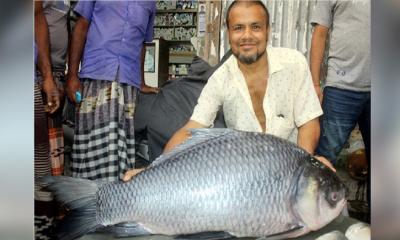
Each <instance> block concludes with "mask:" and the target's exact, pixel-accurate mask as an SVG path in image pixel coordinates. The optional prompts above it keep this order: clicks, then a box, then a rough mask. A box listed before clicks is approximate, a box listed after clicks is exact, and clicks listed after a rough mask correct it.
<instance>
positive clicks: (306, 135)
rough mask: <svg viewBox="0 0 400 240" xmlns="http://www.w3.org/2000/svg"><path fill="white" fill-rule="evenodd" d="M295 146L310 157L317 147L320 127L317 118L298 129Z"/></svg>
mask: <svg viewBox="0 0 400 240" xmlns="http://www.w3.org/2000/svg"><path fill="white" fill-rule="evenodd" d="M298 131H299V133H298V135H297V144H298V145H299V146H300V147H302V148H303V149H304V150H306V151H307V152H309V153H310V154H311V155H313V154H314V151H315V148H316V147H317V144H318V140H319V135H320V127H319V120H318V118H314V119H312V120H310V121H308V122H306V123H305V124H303V125H302V126H300V127H299V128H298Z"/></svg>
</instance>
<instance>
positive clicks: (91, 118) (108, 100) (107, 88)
mask: <svg viewBox="0 0 400 240" xmlns="http://www.w3.org/2000/svg"><path fill="white" fill-rule="evenodd" d="M81 89H83V90H82V91H81V94H82V102H81V104H80V107H79V109H77V111H76V118H75V133H74V142H73V146H72V159H71V174H72V176H73V177H79V178H87V179H92V180H94V179H102V180H108V181H116V180H119V179H122V178H123V175H124V173H125V172H126V170H128V169H131V168H134V164H135V137H134V126H133V125H134V121H133V114H134V110H135V101H136V95H137V89H136V88H135V87H132V86H129V85H127V84H123V83H118V82H116V81H113V82H111V81H102V80H93V79H81Z"/></svg>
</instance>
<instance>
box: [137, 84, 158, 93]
mask: <svg viewBox="0 0 400 240" xmlns="http://www.w3.org/2000/svg"><path fill="white" fill-rule="evenodd" d="M159 91H160V89H159V88H156V87H150V86H147V85H142V87H141V88H140V92H142V93H158V92H159Z"/></svg>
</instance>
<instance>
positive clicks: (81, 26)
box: [66, 17, 90, 103]
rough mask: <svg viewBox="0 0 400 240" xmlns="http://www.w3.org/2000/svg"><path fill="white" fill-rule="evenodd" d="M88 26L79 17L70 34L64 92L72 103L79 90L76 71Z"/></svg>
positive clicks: (84, 20) (87, 23) (83, 19)
mask: <svg viewBox="0 0 400 240" xmlns="http://www.w3.org/2000/svg"><path fill="white" fill-rule="evenodd" d="M89 25H90V23H89V21H88V20H87V19H86V18H84V17H79V19H78V21H77V22H76V24H75V27H74V31H73V33H72V39H71V45H70V50H69V59H68V78H67V81H66V91H67V95H68V97H69V99H70V100H71V101H72V102H74V103H76V99H75V92H76V91H78V90H79V89H80V81H79V78H78V70H79V63H80V61H81V58H82V52H83V48H84V46H85V42H86V35H87V32H88V29H89Z"/></svg>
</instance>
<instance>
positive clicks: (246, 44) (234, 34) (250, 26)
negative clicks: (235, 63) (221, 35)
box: [229, 4, 268, 64]
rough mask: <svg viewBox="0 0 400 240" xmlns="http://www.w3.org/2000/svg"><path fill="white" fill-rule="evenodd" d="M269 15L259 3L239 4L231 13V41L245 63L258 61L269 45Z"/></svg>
mask: <svg viewBox="0 0 400 240" xmlns="http://www.w3.org/2000/svg"><path fill="white" fill-rule="evenodd" d="M267 35H268V26H267V16H266V14H265V12H264V10H263V8H262V7H261V6H259V5H257V4H253V5H246V4H238V5H236V6H234V7H233V8H232V9H231V11H230V13H229V43H230V45H231V48H232V53H233V54H234V55H235V56H236V57H237V58H238V59H239V61H240V62H242V63H244V64H252V63H254V62H256V61H257V60H258V59H259V58H260V57H261V56H262V55H263V54H264V53H265V48H266V46H267V40H268V39H267Z"/></svg>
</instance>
